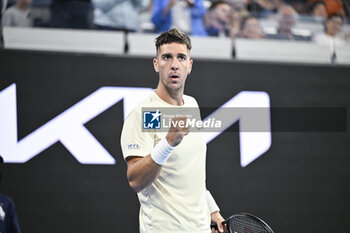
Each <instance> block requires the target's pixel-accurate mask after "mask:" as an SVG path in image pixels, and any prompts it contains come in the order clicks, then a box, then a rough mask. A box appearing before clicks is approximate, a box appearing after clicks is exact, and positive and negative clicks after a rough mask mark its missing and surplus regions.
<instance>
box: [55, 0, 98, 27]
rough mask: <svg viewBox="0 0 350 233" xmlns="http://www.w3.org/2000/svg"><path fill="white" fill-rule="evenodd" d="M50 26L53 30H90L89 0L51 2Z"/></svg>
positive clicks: (90, 11)
mask: <svg viewBox="0 0 350 233" xmlns="http://www.w3.org/2000/svg"><path fill="white" fill-rule="evenodd" d="M50 10H51V26H52V27H55V28H73V29H89V28H91V18H92V17H91V16H92V5H91V2H90V0H52V3H51V6H50Z"/></svg>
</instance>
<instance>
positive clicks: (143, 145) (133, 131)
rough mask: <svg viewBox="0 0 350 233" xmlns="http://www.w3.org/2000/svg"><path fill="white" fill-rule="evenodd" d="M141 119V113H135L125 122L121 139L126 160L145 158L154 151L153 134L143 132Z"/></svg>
mask: <svg viewBox="0 0 350 233" xmlns="http://www.w3.org/2000/svg"><path fill="white" fill-rule="evenodd" d="M141 119H142V116H141V112H140V111H133V112H132V113H131V114H130V115H129V116H128V117H127V118H126V120H125V122H124V125H123V130H122V134H121V138H120V143H121V148H122V152H123V156H124V159H126V158H127V157H128V156H141V157H145V156H147V155H148V154H150V153H151V151H152V150H153V147H154V139H153V134H152V133H151V132H142V123H141Z"/></svg>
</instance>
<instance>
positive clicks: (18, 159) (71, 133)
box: [0, 84, 271, 167]
mask: <svg viewBox="0 0 350 233" xmlns="http://www.w3.org/2000/svg"><path fill="white" fill-rule="evenodd" d="M151 92H152V89H151V88H134V87H101V88H99V89H98V90H96V91H95V92H93V93H92V94H90V95H89V96H87V97H86V98H84V99H82V100H81V101H79V102H78V103H76V104H75V105H73V106H72V107H70V108H69V109H67V110H66V111H64V112H63V113H61V114H59V115H58V116H57V117H55V118H53V119H51V120H50V121H48V122H47V123H45V124H44V125H43V126H41V127H39V128H38V129H36V130H34V131H33V132H32V133H30V134H28V135H27V136H25V137H24V138H22V139H21V140H20V141H18V137H17V103H16V84H12V85H11V86H9V87H7V88H6V89H4V90H2V91H1V92H0V155H2V156H3V158H4V161H5V162H8V163H25V162H27V161H28V160H30V159H31V158H33V157H34V156H36V155H38V154H39V153H41V152H42V151H44V150H45V149H47V148H48V147H50V146H52V145H53V144H54V143H56V142H61V143H62V144H63V145H64V146H65V147H66V148H67V150H69V151H70V153H71V154H72V155H73V156H74V157H75V158H76V159H77V160H78V161H79V162H80V163H82V164H114V163H115V160H114V158H113V156H112V155H110V153H109V152H108V151H107V150H106V149H105V148H104V147H103V146H102V145H101V144H100V143H99V141H98V140H97V139H96V138H95V137H94V136H93V135H92V134H91V133H90V132H89V131H88V130H87V128H86V127H85V126H84V124H85V123H87V122H88V121H90V120H91V119H93V118H95V117H96V116H98V115H99V114H101V113H102V112H104V111H106V110H107V109H109V108H110V107H112V106H113V105H114V104H116V103H118V102H119V101H121V100H124V119H125V117H126V116H127V115H128V114H129V113H130V112H131V110H132V109H133V108H135V107H136V106H137V105H138V104H139V103H140V102H141V101H142V100H143V99H145V98H146V97H147V96H148V95H149V94H150V93H151ZM224 107H263V108H266V109H268V111H266V116H264V119H263V121H262V122H263V124H264V125H265V126H264V127H265V128H266V129H267V130H266V131H265V130H264V131H263V132H245V127H246V126H247V125H249V124H250V123H251V122H250V121H251V120H249V119H251V117H250V118H249V117H247V116H246V115H245V114H246V113H240V112H238V113H237V115H234V116H229V117H230V119H229V121H227V122H226V125H225V127H226V128H228V127H230V126H231V125H232V124H234V123H235V122H236V121H238V120H239V123H240V147H241V166H242V167H244V166H246V165H248V164H249V163H251V162H252V161H254V160H255V159H256V158H258V157H259V156H261V155H262V154H263V153H265V152H266V151H267V150H268V149H269V148H270V146H271V130H270V115H269V114H270V113H269V109H270V100H269V96H268V94H267V93H265V92H255V91H243V92H240V93H239V94H237V95H236V96H235V97H233V98H232V99H231V100H229V101H228V102H226V103H225V104H224V105H222V106H221V107H220V108H219V109H218V110H217V111H215V112H214V113H212V114H211V115H210V116H208V117H207V118H206V119H209V118H213V119H214V118H218V117H216V116H218V115H220V111H221V109H222V108H224ZM259 117H260V116H259ZM206 119H204V120H203V121H206ZM259 122H260V121H259ZM221 133H222V131H221V132H211V133H207V138H206V140H207V143H209V142H210V141H211V140H213V139H214V138H215V137H217V136H219V135H220V134H221ZM132 147H133V149H137V148H138V145H132Z"/></svg>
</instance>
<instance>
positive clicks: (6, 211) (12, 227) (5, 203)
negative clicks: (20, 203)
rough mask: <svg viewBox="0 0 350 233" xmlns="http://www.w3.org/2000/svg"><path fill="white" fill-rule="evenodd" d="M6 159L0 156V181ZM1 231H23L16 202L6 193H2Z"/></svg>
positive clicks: (13, 232) (0, 202)
mask: <svg viewBox="0 0 350 233" xmlns="http://www.w3.org/2000/svg"><path fill="white" fill-rule="evenodd" d="M3 163H4V160H3V158H2V156H0V181H1V178H2V167H3ZM0 232H1V233H21V230H20V227H19V224H18V217H17V213H16V209H15V204H14V202H13V201H12V199H11V198H10V197H8V196H6V195H3V194H0Z"/></svg>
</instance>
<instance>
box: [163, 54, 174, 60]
mask: <svg viewBox="0 0 350 233" xmlns="http://www.w3.org/2000/svg"><path fill="white" fill-rule="evenodd" d="M171 58H172V57H171V55H170V54H164V55H163V59H164V60H165V61H167V60H169V59H171Z"/></svg>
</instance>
